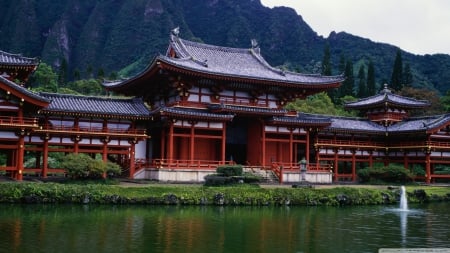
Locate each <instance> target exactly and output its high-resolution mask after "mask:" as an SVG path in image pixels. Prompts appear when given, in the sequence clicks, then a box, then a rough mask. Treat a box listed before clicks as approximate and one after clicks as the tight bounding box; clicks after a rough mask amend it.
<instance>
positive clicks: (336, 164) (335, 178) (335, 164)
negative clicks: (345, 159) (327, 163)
mask: <svg viewBox="0 0 450 253" xmlns="http://www.w3.org/2000/svg"><path fill="white" fill-rule="evenodd" d="M338 157H339V149H338V148H336V149H334V168H333V169H334V181H335V182H337V181H338V177H339V170H338V166H339V162H338Z"/></svg>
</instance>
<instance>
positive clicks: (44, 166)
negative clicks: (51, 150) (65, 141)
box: [41, 135, 50, 178]
mask: <svg viewBox="0 0 450 253" xmlns="http://www.w3.org/2000/svg"><path fill="white" fill-rule="evenodd" d="M49 139H50V136H49V135H45V136H44V145H43V147H42V172H41V173H42V177H43V178H47V172H48V140H49Z"/></svg>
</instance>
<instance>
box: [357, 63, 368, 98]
mask: <svg viewBox="0 0 450 253" xmlns="http://www.w3.org/2000/svg"><path fill="white" fill-rule="evenodd" d="M358 97H359V98H364V97H367V85H366V73H365V68H364V65H361V67H359V71H358Z"/></svg>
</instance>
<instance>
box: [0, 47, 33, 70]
mask: <svg viewBox="0 0 450 253" xmlns="http://www.w3.org/2000/svg"><path fill="white" fill-rule="evenodd" d="M38 64H39V59H38V58H28V57H24V56H22V55H21V54H11V53H7V52H5V51H1V50H0V65H13V66H29V65H38Z"/></svg>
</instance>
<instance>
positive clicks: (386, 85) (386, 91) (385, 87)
mask: <svg viewBox="0 0 450 253" xmlns="http://www.w3.org/2000/svg"><path fill="white" fill-rule="evenodd" d="M380 93H383V94H386V93H391V94H392V91H391V89H389V88H388V84H387V83H385V84H384V88H383V90H381V92H380Z"/></svg>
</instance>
